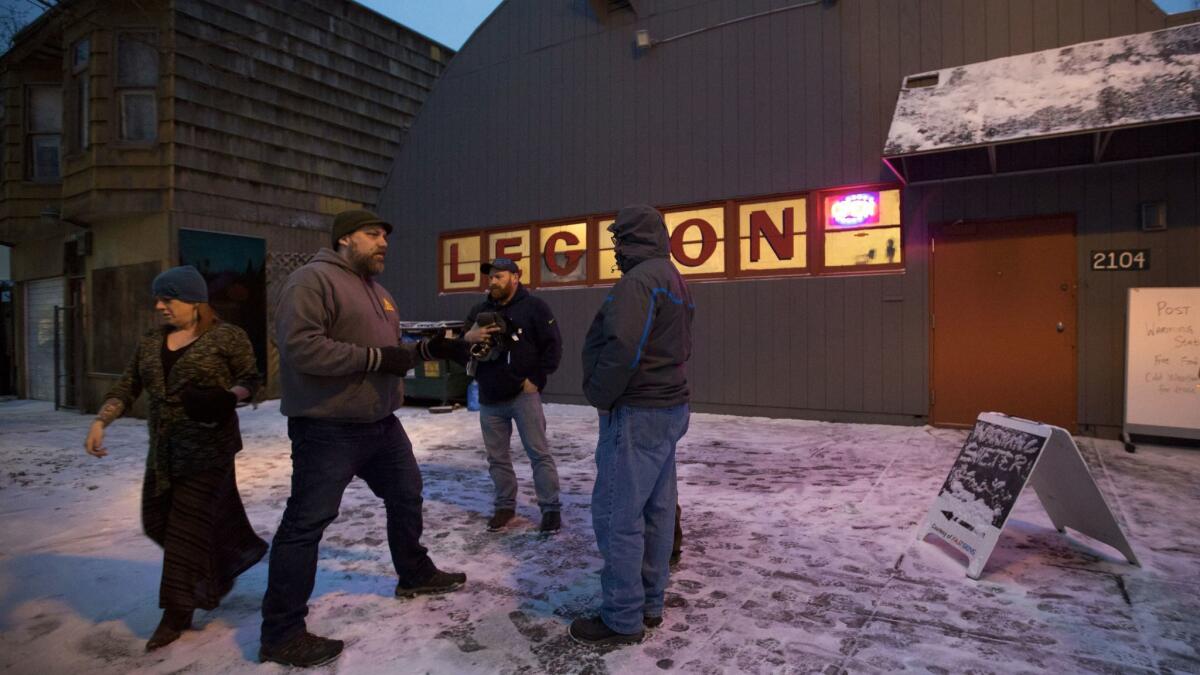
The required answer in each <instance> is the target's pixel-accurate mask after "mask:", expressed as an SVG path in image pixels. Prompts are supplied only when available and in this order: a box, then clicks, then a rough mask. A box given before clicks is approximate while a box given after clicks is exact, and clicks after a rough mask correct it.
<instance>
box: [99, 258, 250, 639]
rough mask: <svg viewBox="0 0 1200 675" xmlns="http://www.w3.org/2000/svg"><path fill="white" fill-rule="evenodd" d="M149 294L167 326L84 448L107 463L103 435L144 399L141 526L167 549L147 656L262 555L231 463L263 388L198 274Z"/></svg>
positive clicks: (146, 339)
mask: <svg viewBox="0 0 1200 675" xmlns="http://www.w3.org/2000/svg"><path fill="white" fill-rule="evenodd" d="M152 290H153V293H154V296H155V299H156V303H155V309H156V310H158V311H159V312H160V313H161V314H162V316H163V319H164V321H165V324H166V325H164V326H163V327H162V328H158V329H155V330H152V331H150V332H148V333H146V335H145V336H143V337H142V339H141V341H140V342H139V344H138V346H137V350H136V351H135V352H134V355H133V359H132V360H131V361H130V362H129V366H128V367H127V368H126V369H125V373H124V375H122V376H121V380H120V382H118V383H117V385H116V386H115V387H113V389H112V391H110V392H109V393H108V394H107V395H106V396H105V399H106V400H105V402H104V405H103V406H102V407H101V409H100V414H99V415H97V416H96V420H95V421H94V422H93V423H92V427H91V429H90V430H89V432H88V436H87V440H86V441H85V442H84V447H85V449H86V450H87V452H88V453H89V454H91V455H93V456H96V457H104V456H105V455H106V454H108V453H107V451H106V450H105V448H104V428H105V427H106V426H108V425H109V424H110V423H112V422H113V420H115V419H117V418H118V417H120V416H121V415H122V414H123V413H125V412H127V411H128V410H130V409H131V408H132V407H133V402H134V401H135V400H136V399H137V397H138V395H139V394H140V393H141V392H143V391H144V392H146V394H147V397H148V399H149V400H148V403H149V409H148V414H147V422H148V423H149V427H150V453H149V456H148V457H147V460H146V475H145V479H144V481H143V484H142V526H143V528H144V529H145V531H146V534H147V536H149V537H150V539H152V540H154V542H155V543H156V544H158V545H160V546H162V548H163V571H162V581H161V583H160V586H159V607H161V608H162V609H163V617H162V621H161V622H160V623H159V625H158V628H157V629H155V631H154V634H153V635H152V636H151V637H150V640H149V641H148V642H147V643H146V649H147V651H149V650H153V649H157V648H159V647H162V646H163V645H166V644H169V643H171V642H173V641H175V640H176V639H178V638H179V636H180V634H181V633H182V631H184V630H186V629H188V628H190V627H191V624H192V613H193V612H194V611H195V609H196V608H200V609H205V610H211V609H215V608H216V607H217V605H218V604H219V603H220V601H221V598H222V597H224V596H225V594H226V593H228V592H229V591H230V589H232V588H233V582H234V579H235V578H236V577H237V576H238V575H239V574H241V573H242V572H244V571H245V570H247V569H249V568H250V567H252V566H253V565H254V564H255V563H257V562H258V561H259V560H261V559H262V557H263V555H265V554H266V551H267V543H266V542H265V541H263V540H262V539H261V538H259V536H258V535H257V534H255V533H254V529H253V528H252V527H251V526H250V521H249V520H248V519H247V518H246V510H245V509H244V508H243V506H242V500H241V496H240V495H239V494H238V489H237V481H236V478H235V475H234V462H233V457H234V454H235V453H237V452H238V451H239V450H241V449H242V437H241V431H240V429H239V428H238V416H237V413H236V412H235V410H234V409H235V407H236V406H237V404H238V402H239V401H243V400H249V399H250V398H251V397H253V395H254V392H255V390H256V389H257V388H258V386H259V384H260V382H261V378H260V377H259V374H258V369H257V368H256V367H255V362H254V351H253V349H252V347H251V346H250V340H249V338H248V337H247V336H246V333H245V331H243V330H242V329H241V328H238V327H237V326H234V325H233V324H229V323H225V322H223V321H221V320H220V319H218V318H217V316H216V315H215V314H214V313H213V311H212V308H211V307H210V306H209V305H208V287H207V284H206V283H205V281H204V278H203V277H202V276H201V275H200V273H199V272H198V271H196V269H195V268H194V267H191V266H186V267H175V268H172V269H169V270H167V271H166V272H163V273H162V274H160V275H159V276H158V277H157V278H155V280H154V284H153V286H152Z"/></svg>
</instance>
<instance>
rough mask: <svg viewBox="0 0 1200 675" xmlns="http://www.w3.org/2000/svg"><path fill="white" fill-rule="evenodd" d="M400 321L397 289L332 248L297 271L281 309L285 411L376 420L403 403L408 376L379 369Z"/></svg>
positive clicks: (278, 327) (278, 329) (278, 338)
mask: <svg viewBox="0 0 1200 675" xmlns="http://www.w3.org/2000/svg"><path fill="white" fill-rule="evenodd" d="M399 321H400V318H399V315H398V314H397V313H396V301H395V300H394V299H393V298H392V296H391V294H390V293H388V292H387V291H386V290H385V289H384V288H383V286H380V285H379V284H377V283H375V282H374V281H373V280H371V279H368V278H365V277H363V276H361V275H359V274H358V273H356V272H355V271H354V270H353V269H352V268H351V267H350V265H349V264H348V263H347V262H346V261H345V260H344V259H343V258H342V257H341V256H340V255H338V254H337V253H335V252H333V251H331V250H330V249H327V248H323V249H321V250H320V251H319V252H318V253H317V255H316V256H314V257H313V259H312V260H311V261H310V262H309V263H308V264H307V265H305V266H303V267H301V268H300V269H298V270H296V271H295V272H292V274H291V275H290V276H289V277H288V278H287V281H285V282H284V285H283V290H282V291H281V292H280V295H279V304H278V306H277V307H276V308H275V342H276V344H277V345H278V348H279V361H280V363H279V365H280V368H279V374H280V384H281V386H282V389H283V402H282V405H281V406H280V410H281V411H282V412H283V414H284V415H287V416H288V417H316V418H320V419H324V420H329V421H337V422H374V421H377V420H380V419H383V418H384V417H386V416H388V415H390V414H391V413H392V411H394V410H396V409H397V408H399V407H400V406H401V405H402V404H403V403H404V379H403V378H401V377H397V376H395V375H389V374H387V373H381V372H377V369H378V367H379V350H378V348H379V347H389V346H397V345H399V344H400V326H399ZM406 348H409V349H412V350H414V358H413V361H414V362H418V361H420V358H419V357H417V356H415V352H416V349H417V348H416V347H415V346H413V345H406Z"/></svg>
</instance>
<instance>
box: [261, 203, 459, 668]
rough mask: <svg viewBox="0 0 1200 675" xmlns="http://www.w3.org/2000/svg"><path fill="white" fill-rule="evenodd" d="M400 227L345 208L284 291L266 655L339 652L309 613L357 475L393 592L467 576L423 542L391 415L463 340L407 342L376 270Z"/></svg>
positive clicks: (406, 446)
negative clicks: (278, 510)
mask: <svg viewBox="0 0 1200 675" xmlns="http://www.w3.org/2000/svg"><path fill="white" fill-rule="evenodd" d="M391 231H392V226H391V225H389V224H388V223H387V222H385V221H384V220H382V219H381V218H379V216H377V215H375V214H374V213H371V212H370V211H362V210H355V211H343V212H342V213H339V214H338V215H337V217H336V218H335V219H334V221H333V231H332V237H331V241H330V244H331V245H332V248H331V249H330V248H322V249H321V250H320V251H319V252H318V253H317V254H316V256H314V257H313V259H312V261H310V262H309V263H308V264H306V265H304V266H303V267H301V268H300V269H298V270H296V271H295V272H293V273H292V274H291V276H289V277H288V279H287V281H286V282H285V283H284V286H283V289H282V291H281V293H280V296H279V305H278V307H277V308H276V314H275V337H276V344H277V346H278V348H279V362H280V369H279V370H280V384H281V387H282V390H283V401H282V404H281V405H280V411H281V412H282V413H283V414H284V415H286V416H287V418H288V437H289V438H290V439H291V441H292V492H291V496H290V497H288V501H287V508H286V509H285V510H284V512H283V519H282V521H281V522H280V524H279V529H278V531H276V533H275V540H274V543H273V544H272V545H271V564H270V569H269V572H268V579H267V592H266V596H265V597H264V598H263V609H262V612H263V623H262V642H261V648H260V650H259V658H260V660H262V661H274V662H277V663H282V664H285V665H291V666H315V665H320V664H322V663H326V662H328V661H332V660H333V659H334V658H337V656H338V655H339V654H340V653H341V651H342V647H343V643H342V641H341V640H331V639H328V638H323V637H319V636H316V635H313V634H311V633H309V632H308V630H307V628H306V626H305V621H304V617H305V616H306V615H307V614H308V599H309V596H311V595H312V591H313V584H314V582H315V579H316V572H317V547H318V544H319V543H320V541H321V535H322V534H323V533H324V531H325V527H326V526H328V525H329V523H331V522H333V519H334V518H336V517H337V515H338V507H339V506H340V505H341V501H342V493H343V492H344V491H345V489H346V486H347V485H349V483H350V481H351V480H353V478H354V477H355V476H358V477H360V478H362V479H363V480H364V481H366V483H367V485H368V486H370V488H371V491H372V492H374V493H375V494H376V495H377V496H378V497H380V498H381V499H383V503H384V506H385V508H386V513H387V537H388V546H389V548H390V549H391V555H392V564H393V566H394V567H395V570H396V575H397V577H398V579H397V584H396V592H395V595H396V597H412V596H415V595H420V594H427V593H445V592H447V591H452V590H454V589H456V588H458V587H459V586H461V585H462V584H463V583H464V582H465V581H466V578H467V576H466V575H465V574H462V573H459V572H443V571H442V570H439V569H438V568H437V566H435V565H434V564H433V561H432V560H430V559H429V555H428V554H427V552H426V549H425V547H424V546H422V545H421V531H422V527H423V523H422V513H421V505H422V499H421V489H422V484H421V471H420V469H419V468H418V467H417V461H416V459H415V458H414V457H413V452H412V444H411V443H410V442H409V440H408V436H407V435H406V434H405V432H404V427H403V426H402V425H401V424H400V420H398V419H396V416H395V415H394V414H393V412H394V411H395V410H396V409H397V408H399V407H400V406H401V405H402V404H403V402H404V379H403V378H404V374H405V373H406V372H408V370H409V369H411V368H412V367H413V366H414V365H415V364H416V363H418V362H419V361H421V360H431V359H434V358H448V356H449V355H450V354H451V353H453V352H456V351H458V349H456V348H455V347H454V346H452V345H453V341H451V340H446V339H445V338H431V339H428V340H423V341H421V342H420V343H419V344H416V345H404V344H401V342H400V326H399V317H398V315H397V312H396V302H395V300H394V299H393V298H392V296H391V294H389V293H388V292H387V290H386V289H384V288H383V286H381V285H379V284H378V283H376V282H375V281H374V280H373V279H372V277H374V276H375V275H377V274H379V273H380V272H382V271H383V267H384V260H385V258H386V256H387V248H388V244H387V236H388V234H390V233H391Z"/></svg>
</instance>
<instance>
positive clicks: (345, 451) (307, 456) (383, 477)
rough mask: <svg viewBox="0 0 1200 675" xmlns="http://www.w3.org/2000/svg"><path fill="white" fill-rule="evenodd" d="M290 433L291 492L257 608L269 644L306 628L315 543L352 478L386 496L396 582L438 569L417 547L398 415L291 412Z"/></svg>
mask: <svg viewBox="0 0 1200 675" xmlns="http://www.w3.org/2000/svg"><path fill="white" fill-rule="evenodd" d="M288 438H290V439H291V440H292V494H291V496H290V497H288V500H287V508H286V509H284V512H283V520H282V522H280V523H279V530H278V531H276V532H275V540H274V541H273V542H272V544H271V565H270V569H269V570H268V573H267V593H266V595H265V596H264V597H263V607H262V613H263V623H262V644H264V645H267V646H271V647H274V646H278V645H280V644H282V643H284V642H287V641H288V640H290V639H291V638H292V637H294V636H296V635H298V634H300V633H302V632H303V631H304V630H305V624H304V617H306V616H307V615H308V599H309V597H310V596H311V595H312V592H313V584H314V582H315V581H316V575H317V545H318V544H319V543H320V541H321V535H322V534H323V533H324V532H325V528H326V527H327V526H328V525H329V523H331V522H333V520H334V519H335V518H337V515H338V508H339V507H340V506H341V503H342V493H343V492H345V490H346V486H347V485H349V484H350V481H351V480H352V479H353V478H354V477H355V476H358V477H360V478H362V479H363V480H365V481H366V482H367V485H368V486H369V487H370V488H371V491H372V492H374V493H375V495H376V496H378V497H379V498H381V499H382V500H383V505H384V508H385V511H386V513H387V537H388V546H389V548H391V553H392V565H393V566H394V567H395V568H396V575H397V576H398V577H399V579H400V581H401V583H404V584H416V583H421V582H423V581H425V580H426V579H428V578H429V577H430V576H431V575H432V574H433V573H434V571H435V570H436V568H435V567H434V564H433V561H432V560H430V559H429V556H428V554H427V552H426V549H425V547H424V546H422V545H421V530H422V526H423V525H422V520H421V504H422V499H421V489H422V484H421V470H420V468H418V467H417V460H416V458H414V457H413V453H412V444H411V443H410V442H409V440H408V435H407V434H405V433H404V427H403V426H401V425H400V420H398V419H396V417H395V416H394V415H388V416H387V417H385V418H383V419H381V420H379V421H378V422H369V423H341V422H327V421H324V420H319V419H312V418H305V417H291V418H289V419H288Z"/></svg>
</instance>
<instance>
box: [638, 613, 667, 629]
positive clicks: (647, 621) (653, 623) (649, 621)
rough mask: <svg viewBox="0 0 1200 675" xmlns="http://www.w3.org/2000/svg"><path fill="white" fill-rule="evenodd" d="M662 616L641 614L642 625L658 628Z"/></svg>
mask: <svg viewBox="0 0 1200 675" xmlns="http://www.w3.org/2000/svg"><path fill="white" fill-rule="evenodd" d="M662 622H663V618H662V617H661V616H643V617H642V625H643V626H645V627H646V628H650V629H653V628H658V627H659V626H661V625H662Z"/></svg>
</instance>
